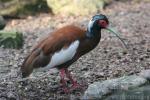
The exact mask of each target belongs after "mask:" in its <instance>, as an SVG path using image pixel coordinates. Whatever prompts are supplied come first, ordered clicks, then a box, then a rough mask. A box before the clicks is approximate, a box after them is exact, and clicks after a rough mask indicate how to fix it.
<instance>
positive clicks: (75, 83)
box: [65, 68, 80, 90]
mask: <svg viewBox="0 0 150 100" xmlns="http://www.w3.org/2000/svg"><path fill="white" fill-rule="evenodd" d="M65 73H66V77H67V78H69V80H70V81H71V83H72V86H71V90H74V89H76V88H79V87H80V85H79V84H78V83H77V81H76V80H74V79H73V78H72V76H71V74H70V72H69V71H68V69H67V68H66V69H65Z"/></svg>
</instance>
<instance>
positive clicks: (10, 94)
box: [7, 92, 16, 100]
mask: <svg viewBox="0 0 150 100" xmlns="http://www.w3.org/2000/svg"><path fill="white" fill-rule="evenodd" d="M7 97H8V98H9V99H10V100H16V96H15V95H14V93H13V92H8V93H7Z"/></svg>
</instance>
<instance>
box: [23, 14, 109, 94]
mask: <svg viewBox="0 0 150 100" xmlns="http://www.w3.org/2000/svg"><path fill="white" fill-rule="evenodd" d="M108 26H109V21H108V18H107V17H106V16H105V15H103V14H96V15H94V16H93V17H92V18H91V20H90V21H89V23H88V25H87V28H85V29H83V28H80V27H78V26H75V25H72V24H71V25H66V26H64V27H62V28H59V29H57V30H55V31H53V32H52V33H51V34H50V35H48V36H47V37H46V38H44V39H43V40H42V41H41V42H39V43H38V44H37V45H36V46H35V47H34V49H33V50H32V51H31V53H30V54H29V55H28V56H27V57H26V59H25V60H24V62H23V64H22V66H21V72H22V77H23V78H26V77H28V76H29V75H30V74H31V73H32V72H33V70H35V69H42V70H45V71H48V70H49V69H52V68H57V69H58V70H59V73H60V78H61V80H60V82H61V84H62V85H63V90H64V92H67V91H69V90H71V89H76V88H77V87H78V86H79V85H80V84H78V82H77V81H76V80H74V79H73V78H72V75H71V74H70V71H69V70H68V67H69V66H70V65H71V64H73V63H74V62H76V61H77V60H78V59H79V58H80V57H81V56H83V55H85V54H87V53H88V52H90V51H91V50H93V49H94V48H95V47H96V46H97V45H98V43H99V42H100V39H101V30H102V29H107V27H108ZM66 78H68V79H69V81H70V82H71V84H72V85H71V87H68V86H67V80H66ZM68 88H69V89H68Z"/></svg>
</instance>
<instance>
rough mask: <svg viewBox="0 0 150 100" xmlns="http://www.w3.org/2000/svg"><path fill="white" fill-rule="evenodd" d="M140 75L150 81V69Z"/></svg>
mask: <svg viewBox="0 0 150 100" xmlns="http://www.w3.org/2000/svg"><path fill="white" fill-rule="evenodd" d="M139 75H140V76H142V77H144V78H146V79H147V80H150V69H149V70H142V71H141V73H140V74H139Z"/></svg>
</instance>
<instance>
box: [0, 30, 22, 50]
mask: <svg viewBox="0 0 150 100" xmlns="http://www.w3.org/2000/svg"><path fill="white" fill-rule="evenodd" d="M0 46H1V47H3V48H13V49H19V48H21V47H22V46H23V35H22V33H19V32H6V31H0Z"/></svg>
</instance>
